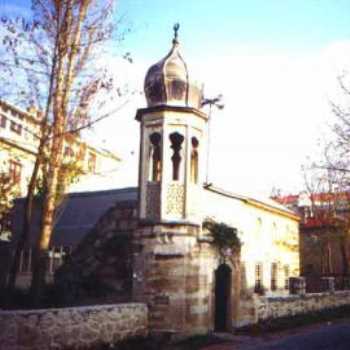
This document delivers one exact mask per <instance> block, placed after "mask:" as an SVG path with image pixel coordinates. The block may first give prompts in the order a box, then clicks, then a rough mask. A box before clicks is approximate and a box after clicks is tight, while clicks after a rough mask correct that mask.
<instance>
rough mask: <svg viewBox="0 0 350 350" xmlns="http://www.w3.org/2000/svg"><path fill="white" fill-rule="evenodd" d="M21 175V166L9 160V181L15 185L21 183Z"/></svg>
mask: <svg viewBox="0 0 350 350" xmlns="http://www.w3.org/2000/svg"><path fill="white" fill-rule="evenodd" d="M21 173H22V164H21V163H19V162H17V161H15V160H10V168H9V174H10V179H11V181H12V182H13V183H15V184H20V183H21Z"/></svg>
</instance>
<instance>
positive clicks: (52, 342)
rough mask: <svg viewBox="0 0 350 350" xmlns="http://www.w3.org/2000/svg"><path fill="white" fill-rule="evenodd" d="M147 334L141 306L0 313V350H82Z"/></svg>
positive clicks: (146, 315) (143, 309)
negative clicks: (67, 349)
mask: <svg viewBox="0 0 350 350" xmlns="http://www.w3.org/2000/svg"><path fill="white" fill-rule="evenodd" d="M147 333H148V311H147V306H146V305H145V304H141V303H129V304H116V305H101V306H89V307H75V308H62V309H45V310H26V311H0V350H15V349H16V350H17V349H21V350H34V349H41V350H46V349H47V350H49V349H57V350H59V349H66V348H69V349H82V348H86V347H89V346H93V345H96V344H101V343H116V342H118V341H120V340H123V339H126V338H130V337H135V336H146V335H147Z"/></svg>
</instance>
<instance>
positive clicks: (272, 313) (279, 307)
mask: <svg viewBox="0 0 350 350" xmlns="http://www.w3.org/2000/svg"><path fill="white" fill-rule="evenodd" d="M342 305H350V291H338V292H334V293H312V294H305V295H290V296H285V297H281V298H271V297H266V298H264V297H259V298H257V299H256V321H261V320H266V319H271V318H279V317H286V316H294V315H300V314H307V313H310V312H314V311H321V310H327V309H332V308H336V307H339V306H342Z"/></svg>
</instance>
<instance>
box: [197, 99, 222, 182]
mask: <svg viewBox="0 0 350 350" xmlns="http://www.w3.org/2000/svg"><path fill="white" fill-rule="evenodd" d="M206 105H209V113H208V143H207V174H206V180H205V184H206V185H209V156H210V121H211V114H212V107H213V106H214V107H216V108H217V109H220V110H221V109H223V108H224V107H225V105H224V104H223V103H222V95H221V94H220V95H218V96H216V97H213V98H204V99H203V101H202V107H204V106H206Z"/></svg>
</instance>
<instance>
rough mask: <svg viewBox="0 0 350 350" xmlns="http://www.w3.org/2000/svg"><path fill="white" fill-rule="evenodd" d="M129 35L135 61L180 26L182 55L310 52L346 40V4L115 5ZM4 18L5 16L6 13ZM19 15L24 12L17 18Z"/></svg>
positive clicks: (164, 1) (0, 3) (135, 1)
mask: <svg viewBox="0 0 350 350" xmlns="http://www.w3.org/2000/svg"><path fill="white" fill-rule="evenodd" d="M117 4H118V5H117V6H118V7H117V8H118V9H119V10H118V13H119V15H120V16H122V17H123V18H124V21H123V23H124V25H125V26H128V27H130V28H131V30H132V32H131V34H130V35H129V36H128V37H127V40H126V43H125V46H126V47H128V49H130V51H132V52H134V54H135V55H136V56H138V55H145V56H148V55H149V56H153V57H154V55H155V56H157V53H158V52H160V53H161V52H162V45H157V44H160V43H164V42H166V41H167V40H169V35H170V34H169V33H171V27H172V25H173V23H175V22H180V24H181V30H180V35H181V38H182V41H183V43H184V46H185V48H186V50H188V51H190V52H191V54H192V52H193V53H194V52H196V51H197V52H205V51H207V49H209V47H208V43H210V51H211V54H213V53H216V54H220V53H222V52H224V51H225V48H226V47H227V45H245V46H246V45H248V46H249V45H254V46H257V47H260V48H262V49H263V48H265V49H275V50H286V51H293V50H312V49H315V48H318V47H320V46H322V45H325V44H327V43H329V42H331V41H332V40H334V39H346V38H348V37H349V36H350V26H349V19H350V2H349V1H348V0H282V1H281V0H245V1H237V0H216V1H212V0H211V1H209V0H208V1H206V0H176V1H175V0H173V1H172V0H118V1H117ZM15 7H17V8H20V7H22V8H23V9H28V8H29V7H30V1H29V0H0V13H1V12H4V10H3V11H1V9H4V8H5V9H6V10H8V9H10V8H15ZM6 12H7V11H6ZM21 13H23V12H21Z"/></svg>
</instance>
